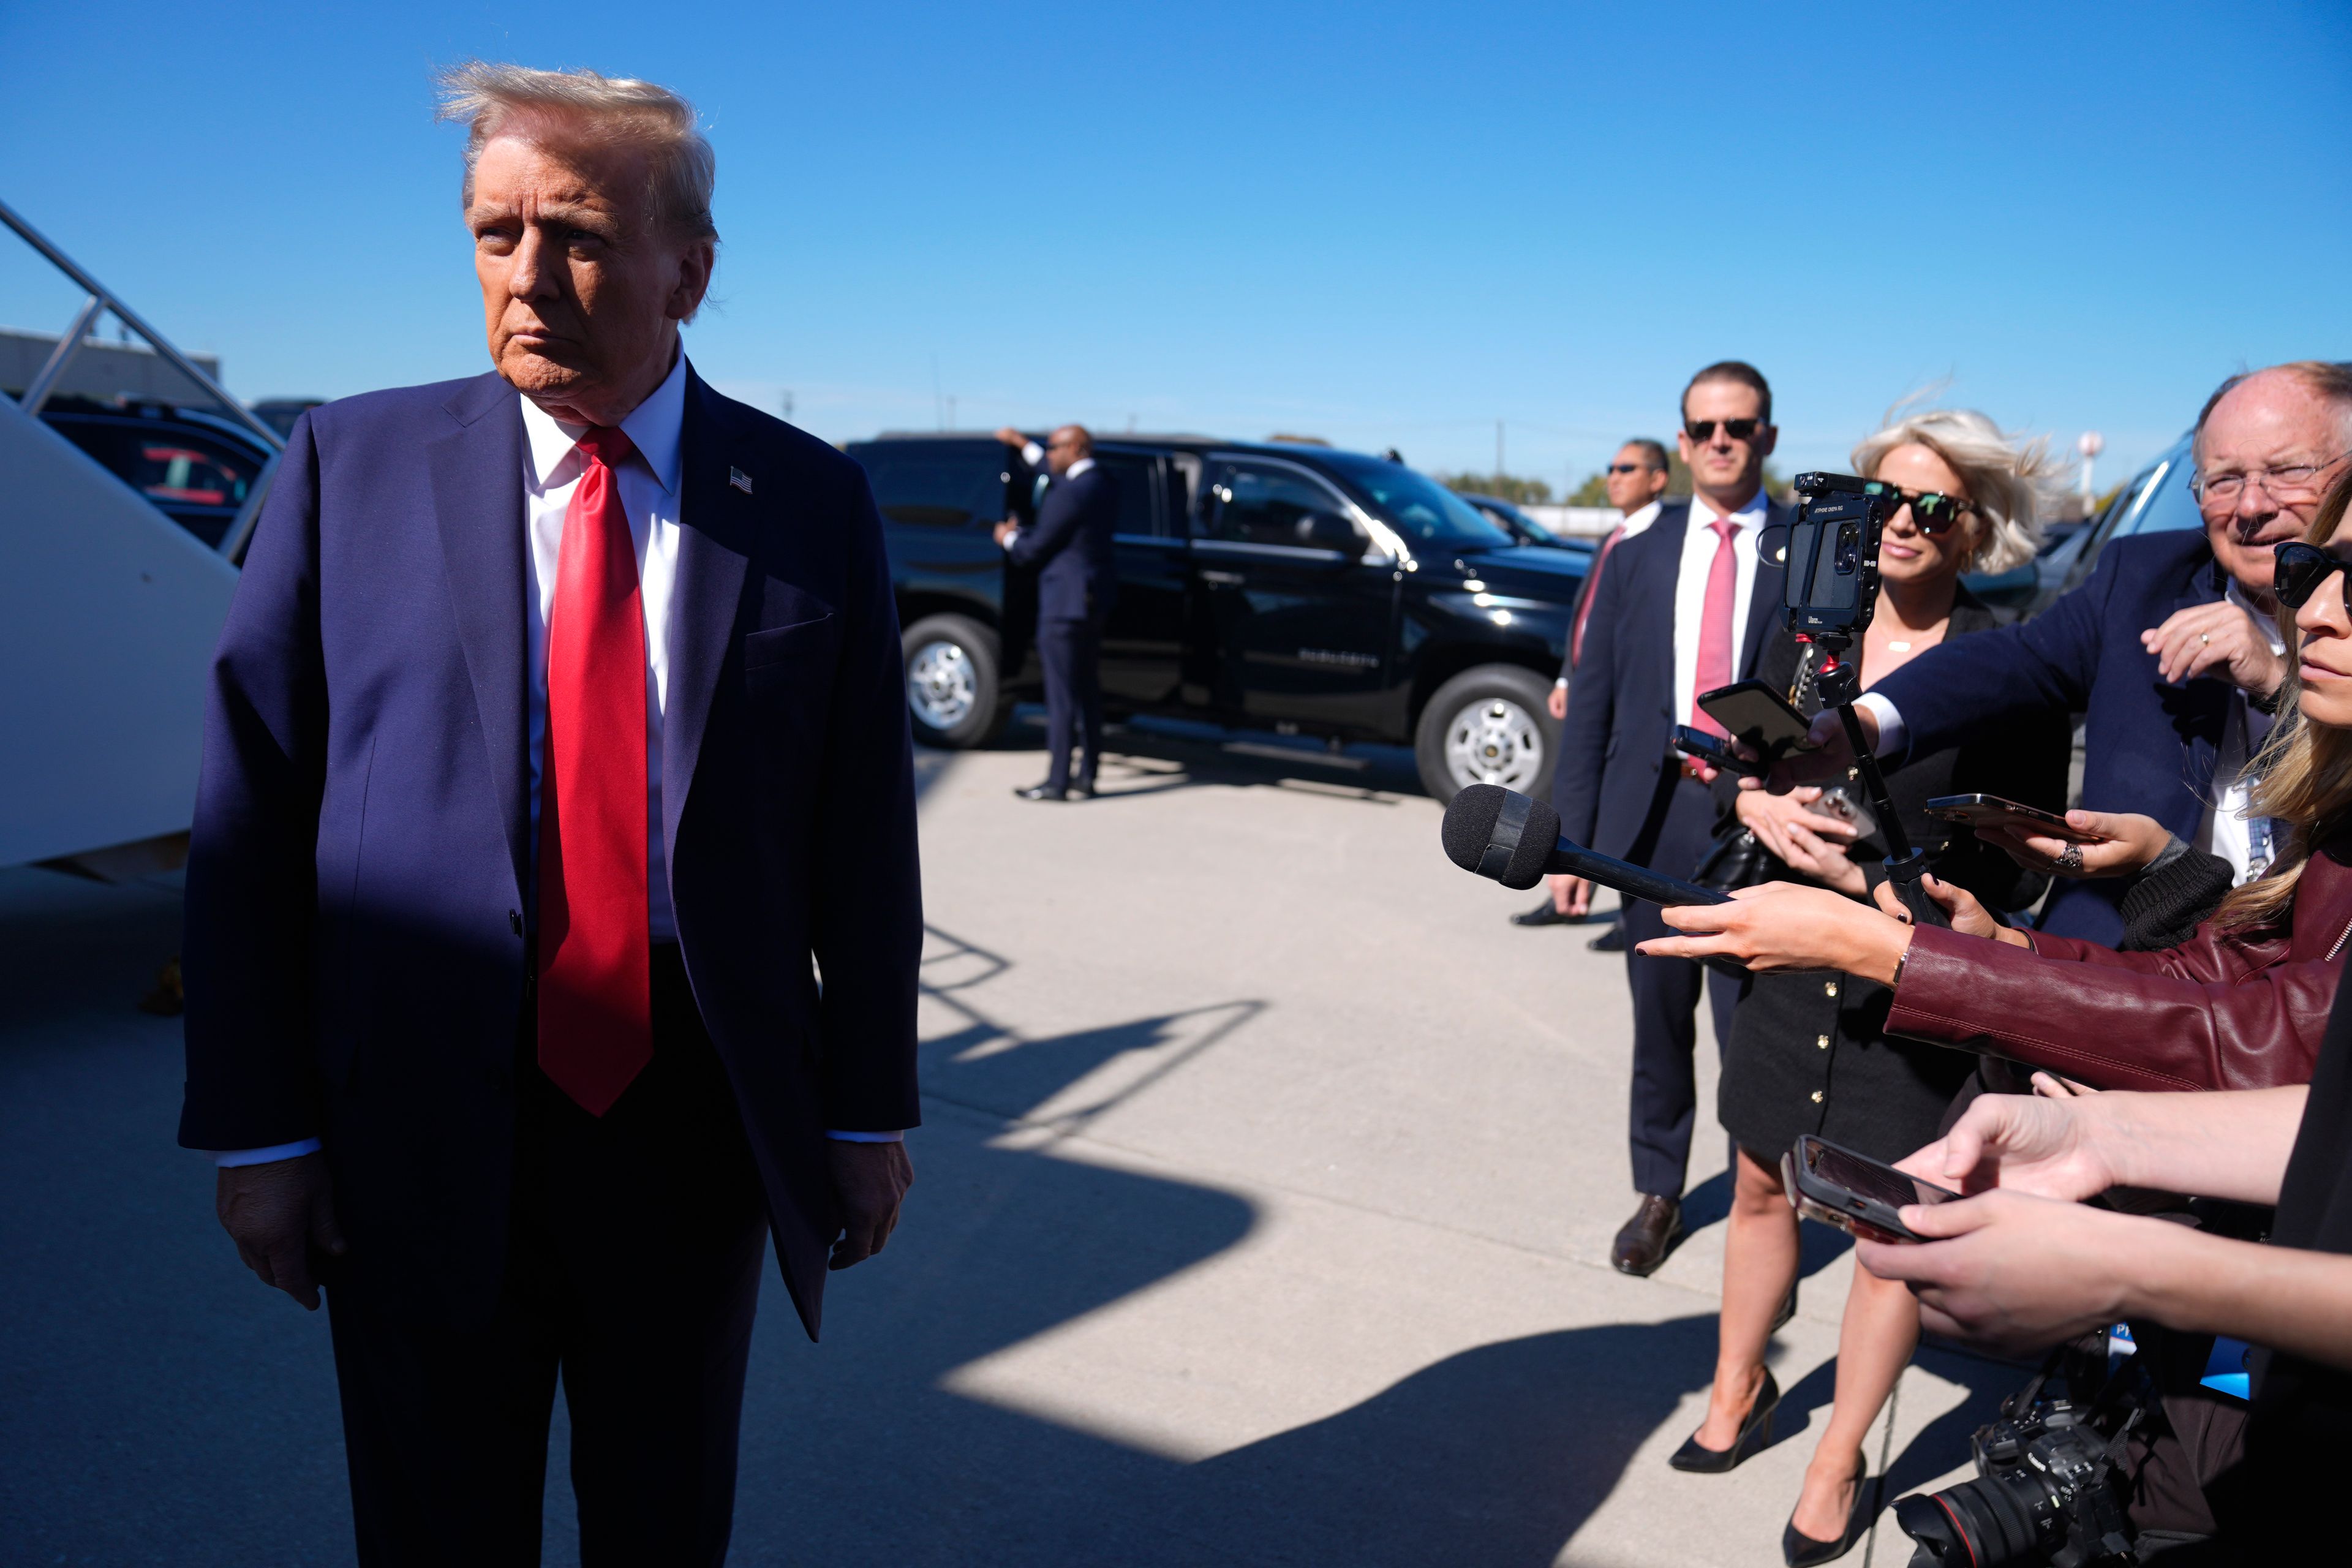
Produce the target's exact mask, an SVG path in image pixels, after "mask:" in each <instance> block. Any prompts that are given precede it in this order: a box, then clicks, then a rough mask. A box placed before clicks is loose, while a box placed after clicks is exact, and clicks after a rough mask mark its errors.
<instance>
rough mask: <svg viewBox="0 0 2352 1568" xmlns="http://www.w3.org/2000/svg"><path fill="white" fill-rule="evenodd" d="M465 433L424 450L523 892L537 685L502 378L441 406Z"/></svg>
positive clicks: (518, 479) (518, 489)
mask: <svg viewBox="0 0 2352 1568" xmlns="http://www.w3.org/2000/svg"><path fill="white" fill-rule="evenodd" d="M443 406H444V407H445V408H446V409H447V410H448V412H449V415H450V416H451V417H452V418H454V419H455V420H457V429H455V430H452V431H450V432H449V433H448V434H446V435H445V436H443V437H439V438H438V439H436V440H434V441H431V442H428V443H427V444H426V446H425V468H426V472H427V473H428V475H429V476H430V481H431V485H432V490H433V511H434V518H435V521H436V523H437V524H438V526H439V530H440V534H441V554H442V562H443V565H444V568H445V570H446V575H447V579H448V584H449V598H450V602H451V604H452V605H454V606H455V608H456V611H457V639H458V641H459V643H460V644H461V645H462V646H463V647H464V648H465V653H466V669H467V674H468V675H469V676H470V677H471V678H472V680H473V687H474V706H475V709H476V710H477V712H478V715H479V718H480V724H481V734H482V743H483V745H484V746H485V747H486V748H487V749H488V752H489V762H490V780H491V784H492V786H493V787H494V788H495V789H496V790H497V792H498V807H499V820H500V822H501V823H502V824H503V825H504V826H505V828H506V834H507V848H508V850H509V852H510V854H511V855H512V857H513V860H514V874H515V889H516V891H517V894H518V895H519V896H520V895H521V894H522V893H523V891H524V889H527V888H528V887H529V885H530V698H529V694H528V692H527V691H526V690H525V688H526V686H527V684H528V683H529V681H530V660H529V656H528V654H527V652H526V650H525V647H524V637H523V616H524V607H523V595H524V594H525V593H526V592H528V589H527V588H526V586H525V578H524V574H523V550H524V548H525V546H524V542H523V515H522V512H523V508H522V462H523V446H522V405H521V403H520V400H519V395H518V394H517V393H516V392H515V391H514V389H513V388H512V387H510V386H509V385H508V384H506V382H505V381H504V380H502V379H501V378H500V377H499V375H498V374H496V373H492V374H488V375H485V376H480V377H478V378H476V379H475V380H473V381H471V382H468V383H467V384H465V385H464V386H463V387H461V388H460V389H459V390H458V392H457V395H456V396H454V397H452V398H451V399H450V400H449V401H448V402H447V403H446V404H445V405H443Z"/></svg>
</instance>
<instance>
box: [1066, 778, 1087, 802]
mask: <svg viewBox="0 0 2352 1568" xmlns="http://www.w3.org/2000/svg"><path fill="white" fill-rule="evenodd" d="M1094 797H1095V781H1094V780H1092V779H1080V780H1079V781H1078V782H1077V783H1076V784H1072V785H1071V786H1070V789H1069V794H1068V795H1065V796H1064V797H1063V798H1064V799H1066V800H1092V799H1094Z"/></svg>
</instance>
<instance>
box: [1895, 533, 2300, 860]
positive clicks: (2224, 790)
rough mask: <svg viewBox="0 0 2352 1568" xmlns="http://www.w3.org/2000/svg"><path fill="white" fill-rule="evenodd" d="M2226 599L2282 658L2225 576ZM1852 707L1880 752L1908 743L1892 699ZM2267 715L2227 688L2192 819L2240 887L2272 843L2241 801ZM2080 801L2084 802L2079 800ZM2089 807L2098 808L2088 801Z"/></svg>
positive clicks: (2266, 627) (2249, 787)
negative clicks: (1865, 718) (1872, 728)
mask: <svg viewBox="0 0 2352 1568" xmlns="http://www.w3.org/2000/svg"><path fill="white" fill-rule="evenodd" d="M2222 597H2223V598H2225V599H2227V600H2228V601H2229V602H2230V603H2231V604H2232V605H2237V606H2238V608H2240V609H2242V610H2243V611H2244V612H2245V613H2246V614H2247V615H2249V616H2252V617H2253V622H2254V625H2255V626H2259V627H2261V628H2262V633H2263V637H2266V638H2268V639H2269V641H2270V645H2271V651H2272V652H2273V653H2274V654H2278V655H2280V656H2282V657H2284V655H2285V653H2286V642H2285V639H2284V638H2283V637H2280V636H2279V632H2278V624H2277V623H2276V622H2275V621H2274V620H2273V619H2272V618H2271V617H2270V616H2266V615H2264V614H2263V613H2262V611H2260V610H2258V609H2256V608H2255V607H2254V605H2253V604H2252V601H2251V600H2249V599H2248V598H2247V597H2246V596H2245V595H2244V594H2242V593H2241V592H2240V591H2239V589H2238V584H2237V580H2236V579H2235V578H2232V579H2231V582H2230V586H2229V588H2228V590H2227V591H2226V592H2225V593H2224V594H2223V595H2222ZM1854 706H1855V707H1857V708H1867V709H1869V710H1870V711H1871V712H1872V713H1873V714H1874V716H1876V718H1877V720H1878V742H1877V745H1876V747H1875V750H1876V751H1877V752H1878V754H1879V755H1880V756H1882V757H1887V756H1893V755H1894V754H1895V753H1896V752H1900V751H1901V750H1903V748H1904V747H1905V746H1906V745H1908V744H1909V743H1910V740H1911V731H1910V729H1909V727H1908V726H1906V724H1905V723H1904V722H1903V714H1902V712H1901V711H1900V710H1897V709H1896V708H1895V704H1894V703H1892V702H1890V701H1888V700H1886V699H1885V698H1884V697H1881V696H1880V695H1879V694H1878V693H1877V692H1875V691H1865V692H1864V693H1863V694H1862V696H1861V697H1860V699H1858V700H1856V701H1855V703H1854ZM2271 723H2272V720H2271V716H2270V715H2269V714H2267V713H2265V712H2263V710H2261V709H2259V708H2257V707H2255V706H2254V705H2253V704H2252V702H2251V701H2249V700H2247V698H2246V694H2245V693H2244V692H2243V691H2242V690H2239V689H2236V688H2235V687H2232V688H2231V691H2230V711H2229V713H2228V715H2227V717H2225V718H2224V719H2223V721H2222V726H2221V744H2220V745H2219V746H2218V747H2216V748H2215V749H2214V753H2213V783H2212V785H2211V789H2210V795H2209V797H2208V801H2209V803H2208V805H2206V807H2205V815H2204V816H2202V817H2201V818H2200V819H2199V821H2198V824H2197V837H2196V847H2198V848H2200V849H2202V850H2204V851H2205V852H2206V853H2208V854H2210V855H2219V856H2220V857H2221V858H2222V859H2224V860H2227V861H2228V862H2229V863H2230V872H2231V880H2232V882H2233V883H2235V884H2236V885H2239V886H2242V885H2244V884H2245V883H2248V882H2251V881H2252V880H2253V879H2255V878H2257V877H2259V876H2261V875H2262V874H2263V872H2264V871H2266V870H2268V869H2270V864H2271V858H2272V857H2273V855H2275V854H2276V853H2277V846H2276V845H2274V844H2273V842H2272V841H2271V832H2270V822H2269V819H2268V818H2263V820H2261V821H2259V822H2256V821H2250V820H2249V819H2248V818H2247V816H2246V805H2247V803H2248V802H2249V801H2250V800H2251V799H2252V795H2253V781H2252V779H2251V778H2250V777H2249V776H2248V775H2247V773H2246V764H2247V763H2250V762H2252V761H2253V758H2254V753H2255V752H2259V751H2261V750H2262V747H2263V737H2265V736H2267V735H2268V734H2269V733H2270V732H2271ZM2085 804H2086V805H2087V804H2089V803H2087V802H2086V803H2085ZM2091 809H2093V810H2097V809H2098V807H2097V806H2095V805H2093V806H2092V807H2091Z"/></svg>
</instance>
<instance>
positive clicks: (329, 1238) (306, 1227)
mask: <svg viewBox="0 0 2352 1568" xmlns="http://www.w3.org/2000/svg"><path fill="white" fill-rule="evenodd" d="M328 1186H329V1183H328V1180H327V1157H326V1156H325V1155H324V1154H298V1155H296V1156H295V1157H294V1158H293V1159H291V1160H272V1161H270V1162H269V1163H268V1164H264V1165H223V1166H222V1167H221V1168H220V1173H219V1175H218V1176H217V1177H216V1178H215V1182H214V1187H213V1194H214V1195H213V1207H214V1212H215V1213H217V1214H218V1215H220V1222H221V1227H222V1228H223V1229H224V1230H226V1231H227V1232H228V1234H229V1239H230V1240H232V1241H234V1242H236V1255H237V1256H238V1257H239V1258H243V1259H245V1266H246V1267H247V1268H250V1269H252V1270H253V1271H254V1272H255V1273H256V1274H257V1275H259V1276H260V1277H261V1282H262V1283H263V1284H264V1285H274V1286H276V1287H277V1288H278V1289H280V1290H283V1291H285V1292H286V1293H287V1294H288V1295H289V1296H291V1297H293V1298H294V1299H295V1300H297V1301H299V1302H301V1303H302V1307H303V1310H306V1311H312V1312H315V1311H317V1310H319V1284H318V1281H317V1280H316V1279H313V1278H312V1277H311V1274H310V1253H311V1251H312V1250H313V1249H316V1250H318V1251H320V1252H323V1253H325V1254H327V1255H328V1256H329V1257H331V1258H341V1256H343V1254H344V1253H346V1252H348V1251H350V1250H351V1248H350V1247H349V1245H348V1244H347V1243H346V1242H345V1241H344V1240H343V1233H342V1230H341V1227H339V1226H337V1225H336V1224H335V1204H334V1197H333V1195H332V1194H331V1193H330V1192H329V1191H328Z"/></svg>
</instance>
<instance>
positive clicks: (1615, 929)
mask: <svg viewBox="0 0 2352 1568" xmlns="http://www.w3.org/2000/svg"><path fill="white" fill-rule="evenodd" d="M1584 945H1585V946H1586V947H1588V948H1590V949H1591V950H1592V951H1593V952H1624V951H1625V923H1624V922H1623V921H1611V922H1610V925H1609V929H1608V930H1607V931H1602V932H1601V934H1600V935H1599V936H1596V937H1594V938H1593V939H1592V940H1591V942H1586V943H1585V944H1584Z"/></svg>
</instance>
